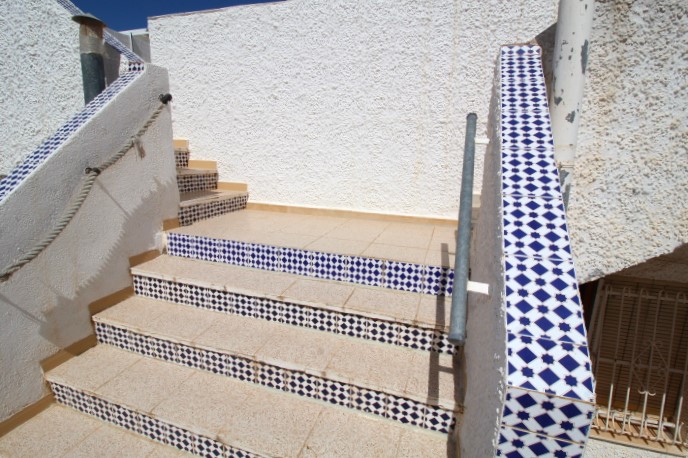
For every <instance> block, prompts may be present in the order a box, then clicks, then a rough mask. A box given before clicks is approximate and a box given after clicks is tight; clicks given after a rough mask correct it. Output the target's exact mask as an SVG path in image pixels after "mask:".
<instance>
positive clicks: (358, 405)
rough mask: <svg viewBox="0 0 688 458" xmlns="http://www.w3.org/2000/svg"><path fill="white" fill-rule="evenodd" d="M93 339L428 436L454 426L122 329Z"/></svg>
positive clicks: (384, 396) (380, 399) (407, 405)
mask: <svg viewBox="0 0 688 458" xmlns="http://www.w3.org/2000/svg"><path fill="white" fill-rule="evenodd" d="M96 335H97V337H98V341H99V342H100V343H102V344H107V345H113V346H115V347H118V348H121V349H123V350H127V351H131V352H134V353H138V354H140V355H143V356H148V357H152V358H157V359H161V360H164V361H168V362H171V363H175V364H180V365H183V366H187V367H191V368H195V369H201V370H205V371H208V372H212V373H214V374H218V375H223V376H226V377H232V378H236V379H239V380H242V381H248V382H251V383H255V384H258V385H262V386H266V387H268V388H274V389H277V390H281V391H285V392H289V393H292V394H296V395H299V396H304V397H308V398H311V399H316V400H320V401H325V402H327V403H330V404H334V405H338V406H341V407H347V408H350V409H355V410H360V411H362V412H367V413H371V414H374V415H379V416H382V417H384V418H388V419H390V420H394V421H398V422H401V423H404V424H410V425H413V426H418V427H421V428H425V429H429V430H432V431H438V432H441V433H445V434H446V433H448V432H450V431H451V430H452V428H453V427H454V424H455V417H454V414H453V412H452V411H450V410H448V409H443V408H441V407H437V406H431V405H427V404H425V403H422V402H418V401H414V400H412V399H407V398H404V397H401V396H396V395H392V394H389V393H384V392H380V391H376V390H372V389H368V388H364V387H359V386H356V385H352V384H349V383H343V382H338V381H334V380H330V379H326V378H323V377H318V376H315V375H312V374H307V373H305V372H300V371H296V370H291V369H285V368H282V367H279V366H274V365H271V364H266V363H262V362H258V361H253V360H251V359H247V358H242V357H240V356H236V355H231V354H226V353H221V352H217V351H213V350H206V349H202V348H196V347H192V346H189V345H184V344H180V343H177V342H171V341H169V340H163V339H158V338H155V337H151V336H146V335H143V334H140V333H136V332H134V331H132V330H129V329H126V328H124V327H115V326H112V325H109V324H105V323H96Z"/></svg>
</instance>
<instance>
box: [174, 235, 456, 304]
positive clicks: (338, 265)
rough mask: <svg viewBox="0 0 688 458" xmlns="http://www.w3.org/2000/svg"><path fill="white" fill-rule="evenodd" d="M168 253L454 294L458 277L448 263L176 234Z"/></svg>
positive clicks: (370, 283)
mask: <svg viewBox="0 0 688 458" xmlns="http://www.w3.org/2000/svg"><path fill="white" fill-rule="evenodd" d="M167 252H168V254H170V255H172V256H181V257H185V258H193V259H201V260H204V261H212V262H221V263H224V264H231V265H235V266H239V267H250V268H253V269H262V270H271V271H273V272H285V273H290V274H297V275H304V276H307V277H315V278H322V279H325V280H335V281H344V282H348V283H356V284H359V285H367V286H378V287H382V288H389V289H395V290H398V291H410V292H413V293H423V294H433V295H437V296H450V295H451V293H452V284H453V281H454V269H450V268H448V267H441V266H428V265H423V264H413V263H408V262H397V261H388V260H383V259H376V258H367V257H362V256H347V255H342V254H337V253H323V252H319V251H309V250H303V249H299V248H288V247H278V246H272V245H263V244H259V243H248V242H242V241H238V240H225V239H215V238H210V237H205V236H196V235H188V234H180V233H176V232H171V233H169V234H168V236H167Z"/></svg>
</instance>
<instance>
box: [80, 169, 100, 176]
mask: <svg viewBox="0 0 688 458" xmlns="http://www.w3.org/2000/svg"><path fill="white" fill-rule="evenodd" d="M84 172H86V174H87V175H89V174H90V173H91V172H93V173H95V174H96V176H98V175H100V172H102V170H100V169H99V168H98V167H86V170H84Z"/></svg>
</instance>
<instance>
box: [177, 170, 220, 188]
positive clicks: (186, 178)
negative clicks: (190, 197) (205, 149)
mask: <svg viewBox="0 0 688 458" xmlns="http://www.w3.org/2000/svg"><path fill="white" fill-rule="evenodd" d="M217 182H218V174H217V172H209V173H203V174H193V175H177V187H178V188H179V192H180V193H184V192H192V191H205V190H206V189H217Z"/></svg>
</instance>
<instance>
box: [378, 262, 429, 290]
mask: <svg viewBox="0 0 688 458" xmlns="http://www.w3.org/2000/svg"><path fill="white" fill-rule="evenodd" d="M424 279H425V266H421V265H418V264H410V263H406V262H396V261H385V264H384V279H383V284H382V286H384V287H385V288H390V289H396V290H400V291H411V292H414V293H419V292H422V291H423V280H424Z"/></svg>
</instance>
